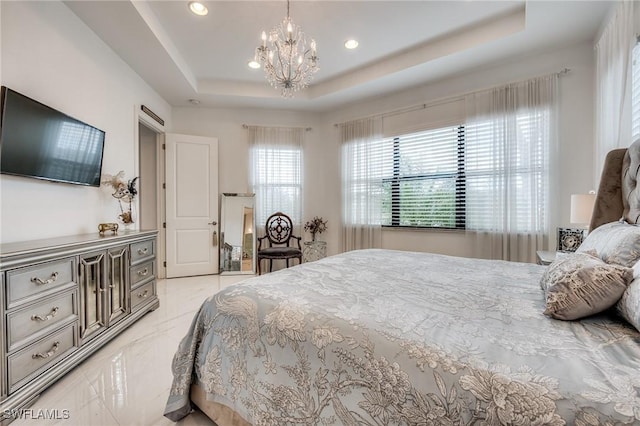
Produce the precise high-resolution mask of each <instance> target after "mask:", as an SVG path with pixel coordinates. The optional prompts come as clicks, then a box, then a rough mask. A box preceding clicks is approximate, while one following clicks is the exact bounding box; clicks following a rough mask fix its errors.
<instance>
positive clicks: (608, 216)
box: [589, 139, 640, 231]
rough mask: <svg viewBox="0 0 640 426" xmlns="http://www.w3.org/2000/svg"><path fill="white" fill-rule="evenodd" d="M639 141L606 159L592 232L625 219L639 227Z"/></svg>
mask: <svg viewBox="0 0 640 426" xmlns="http://www.w3.org/2000/svg"><path fill="white" fill-rule="evenodd" d="M638 179H640V139H638V140H636V141H635V142H634V143H633V144H632V145H631V146H630V147H629V148H627V149H624V148H623V149H614V150H613V151H611V152H609V154H608V155H607V158H606V159H605V163H604V168H603V169H602V177H601V179H600V187H599V188H598V194H597V195H596V202H595V205H594V207H593V214H592V216H591V224H590V225H589V230H590V231H591V230H593V229H595V228H597V227H598V226H600V225H603V224H605V223H609V222H614V221H616V220H619V219H620V218H622V217H624V219H625V220H626V221H627V223H632V224H636V225H640V186H639V185H638Z"/></svg>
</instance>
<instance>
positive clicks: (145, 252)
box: [131, 240, 156, 265]
mask: <svg viewBox="0 0 640 426" xmlns="http://www.w3.org/2000/svg"><path fill="white" fill-rule="evenodd" d="M155 255H156V244H155V240H146V241H141V242H139V243H135V244H131V265H137V264H139V263H141V262H144V261H145V260H151V259H152V258H154V257H155Z"/></svg>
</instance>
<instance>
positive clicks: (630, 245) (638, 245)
mask: <svg viewBox="0 0 640 426" xmlns="http://www.w3.org/2000/svg"><path fill="white" fill-rule="evenodd" d="M587 250H596V251H597V252H598V254H599V255H600V259H602V260H604V261H605V262H607V263H615V264H616V265H622V266H626V267H628V268H632V267H633V265H635V264H636V262H638V260H639V259H640V226H635V225H629V224H628V223H626V222H624V221H619V222H611V223H607V224H605V225H602V226H600V227H598V228H596V229H594V230H593V231H592V232H591V233H590V234H589V235H587V238H586V239H585V240H584V242H583V243H582V244H581V245H580V247H579V248H578V250H576V252H578V253H581V252H585V251H587Z"/></svg>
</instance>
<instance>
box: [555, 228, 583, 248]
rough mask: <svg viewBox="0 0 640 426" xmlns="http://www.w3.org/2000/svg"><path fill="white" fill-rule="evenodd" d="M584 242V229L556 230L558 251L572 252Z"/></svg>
mask: <svg viewBox="0 0 640 426" xmlns="http://www.w3.org/2000/svg"><path fill="white" fill-rule="evenodd" d="M583 240H584V229H580V228H558V251H562V252H574V251H576V250H577V249H578V247H580V244H582V241H583Z"/></svg>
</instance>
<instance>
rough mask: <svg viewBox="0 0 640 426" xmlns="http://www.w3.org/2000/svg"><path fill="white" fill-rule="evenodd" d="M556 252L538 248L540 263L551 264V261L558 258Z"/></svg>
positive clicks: (537, 256)
mask: <svg viewBox="0 0 640 426" xmlns="http://www.w3.org/2000/svg"><path fill="white" fill-rule="evenodd" d="M556 254H557V252H555V251H545V250H538V251H537V252H536V258H537V260H538V265H549V264H550V263H551V262H553V261H554V260H556Z"/></svg>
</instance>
